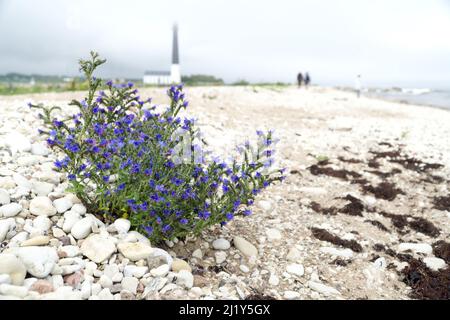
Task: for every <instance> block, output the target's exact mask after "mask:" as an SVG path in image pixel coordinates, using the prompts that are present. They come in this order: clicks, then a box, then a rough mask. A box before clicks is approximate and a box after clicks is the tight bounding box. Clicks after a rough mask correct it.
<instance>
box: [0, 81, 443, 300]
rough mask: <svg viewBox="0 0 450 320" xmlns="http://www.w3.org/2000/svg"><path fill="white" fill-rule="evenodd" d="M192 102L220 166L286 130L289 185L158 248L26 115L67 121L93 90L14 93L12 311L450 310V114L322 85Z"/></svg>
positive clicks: (5, 272)
mask: <svg viewBox="0 0 450 320" xmlns="http://www.w3.org/2000/svg"><path fill="white" fill-rule="evenodd" d="M185 91H186V94H187V96H188V99H189V101H190V104H189V108H188V110H187V112H188V114H189V115H192V116H195V117H196V118H197V119H198V125H199V127H200V129H201V130H202V132H203V134H204V136H205V140H206V142H207V143H208V148H210V149H211V150H213V151H214V153H215V154H217V155H220V156H221V157H223V158H226V157H227V156H228V155H230V154H231V153H232V152H233V146H235V145H236V144H237V143H242V142H243V141H245V140H246V139H250V140H251V139H252V138H253V137H254V136H255V130H256V129H273V130H274V132H275V136H276V137H277V138H278V139H279V142H278V144H277V147H276V160H277V163H276V165H277V166H279V167H285V168H286V173H287V178H286V180H285V181H284V182H282V183H277V184H274V185H272V186H270V187H269V188H267V189H266V190H264V192H262V193H261V194H260V195H259V196H258V198H257V200H256V201H255V204H254V208H253V214H252V215H251V216H249V217H237V218H236V219H235V220H233V221H232V222H231V223H229V224H227V225H225V226H223V227H221V226H219V225H218V226H215V227H213V228H210V229H208V230H205V231H204V232H203V233H202V235H201V236H200V237H188V238H186V239H176V240H174V241H166V242H165V243H162V244H153V243H150V241H149V240H148V239H147V238H146V237H145V236H144V235H142V234H140V233H138V232H136V231H133V230H130V222H129V221H128V220H126V219H118V220H116V221H115V222H114V223H112V224H110V225H108V224H105V223H104V222H102V221H100V220H99V219H98V218H97V217H96V216H94V215H93V214H91V213H90V212H88V210H87V209H86V207H85V206H84V205H83V204H82V203H81V201H80V200H79V199H78V198H77V197H76V196H75V195H74V194H71V193H70V192H68V191H66V188H67V187H68V182H67V179H66V177H65V176H64V175H63V174H61V173H59V172H57V171H55V169H54V165H53V162H54V161H55V160H56V159H57V158H58V156H57V155H56V154H54V153H53V151H52V150H50V149H49V148H48V147H47V146H46V144H45V139H44V138H43V137H42V136H40V135H39V134H38V131H37V129H38V128H39V127H41V126H42V124H41V122H40V120H39V118H38V116H37V113H36V112H35V111H30V109H29V108H28V106H27V103H28V102H30V101H32V102H34V103H39V102H42V103H44V104H46V105H59V106H61V107H63V111H62V112H63V113H66V114H67V115H70V114H72V113H73V112H74V111H75V109H73V108H72V107H69V106H68V103H69V102H70V100H72V99H81V98H82V97H83V93H82V92H70V93H42V94H31V95H26V96H8V97H6V96H1V97H0V162H1V163H0V299H31V300H46V299H62V300H69V299H77V300H78V299H84V300H134V299H138V300H141V299H143V300H145V299H205V300H211V299H233V300H234V299H286V300H297V299H299V300H305V299H312V300H323V299H344V300H347V299H400V300H404V299H449V292H448V286H449V285H450V243H449V242H448V239H449V236H450V143H449V141H450V139H449V137H450V111H448V110H443V109H438V108H432V107H425V106H416V105H410V104H402V103H395V102H388V101H382V100H377V99H374V98H367V97H361V98H359V99H358V98H356V95H355V94H353V93H351V92H344V91H339V90H335V89H331V88H322V87H310V88H308V89H305V88H301V89H299V88H296V87H294V86H288V87H284V86H223V87H220V86H218V87H187V88H186V89H185ZM141 95H142V96H143V97H152V98H153V102H154V103H155V104H165V103H167V98H166V96H165V90H164V89H163V88H144V89H142V90H141ZM418 275H419V276H418ZM417 277H418V278H417ZM431 283H434V285H431ZM436 283H437V285H435V284H436Z"/></svg>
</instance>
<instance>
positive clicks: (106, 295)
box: [98, 288, 114, 300]
mask: <svg viewBox="0 0 450 320" xmlns="http://www.w3.org/2000/svg"><path fill="white" fill-rule="evenodd" d="M98 298H99V299H100V300H114V296H113V295H112V293H111V291H110V290H109V289H108V288H104V289H103V290H102V291H100V292H99V293H98Z"/></svg>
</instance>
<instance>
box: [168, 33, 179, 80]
mask: <svg viewBox="0 0 450 320" xmlns="http://www.w3.org/2000/svg"><path fill="white" fill-rule="evenodd" d="M170 80H171V82H172V83H180V82H181V73H180V57H179V56H178V26H177V24H174V26H173V39H172V66H171V67H170Z"/></svg>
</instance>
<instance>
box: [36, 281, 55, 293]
mask: <svg viewBox="0 0 450 320" xmlns="http://www.w3.org/2000/svg"><path fill="white" fill-rule="evenodd" d="M54 290H55V289H54V288H53V284H52V283H51V282H50V281H47V280H37V281H35V282H34V283H33V285H32V286H31V287H30V291H36V292H39V294H44V293H49V292H53V291H54Z"/></svg>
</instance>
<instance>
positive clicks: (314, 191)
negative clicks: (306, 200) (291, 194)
mask: <svg viewBox="0 0 450 320" xmlns="http://www.w3.org/2000/svg"><path fill="white" fill-rule="evenodd" d="M299 191H300V192H301V193H306V194H308V195H311V196H322V195H326V194H327V193H328V191H327V189H325V188H318V187H301V188H300V189H299Z"/></svg>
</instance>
